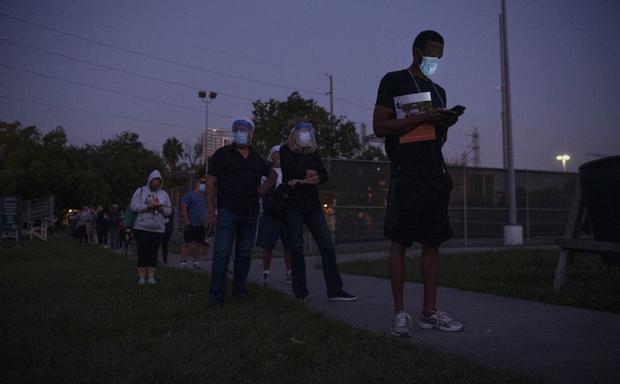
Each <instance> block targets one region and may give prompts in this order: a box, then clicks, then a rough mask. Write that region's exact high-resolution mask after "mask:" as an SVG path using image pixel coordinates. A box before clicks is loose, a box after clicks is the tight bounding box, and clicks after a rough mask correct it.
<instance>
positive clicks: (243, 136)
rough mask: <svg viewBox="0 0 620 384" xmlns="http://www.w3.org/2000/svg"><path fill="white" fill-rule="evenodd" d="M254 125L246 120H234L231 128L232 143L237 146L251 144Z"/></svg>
mask: <svg viewBox="0 0 620 384" xmlns="http://www.w3.org/2000/svg"><path fill="white" fill-rule="evenodd" d="M253 132H254V124H253V123H252V122H251V121H250V120H247V119H240V120H235V122H234V123H233V126H232V133H233V142H234V143H236V144H237V145H242V146H243V145H250V144H252V133H253Z"/></svg>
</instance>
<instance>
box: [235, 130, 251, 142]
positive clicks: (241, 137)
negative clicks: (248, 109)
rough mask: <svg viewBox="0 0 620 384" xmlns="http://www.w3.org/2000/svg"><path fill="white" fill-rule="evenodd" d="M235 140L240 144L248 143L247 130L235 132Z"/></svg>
mask: <svg viewBox="0 0 620 384" xmlns="http://www.w3.org/2000/svg"><path fill="white" fill-rule="evenodd" d="M233 141H234V142H235V143H236V144H239V145H248V134H247V133H245V132H240V131H237V132H234V133H233Z"/></svg>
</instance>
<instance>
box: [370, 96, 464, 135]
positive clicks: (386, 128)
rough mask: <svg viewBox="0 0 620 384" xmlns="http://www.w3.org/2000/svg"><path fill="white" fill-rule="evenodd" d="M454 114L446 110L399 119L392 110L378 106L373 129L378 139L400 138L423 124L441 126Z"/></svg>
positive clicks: (375, 111) (374, 115) (374, 113)
mask: <svg viewBox="0 0 620 384" xmlns="http://www.w3.org/2000/svg"><path fill="white" fill-rule="evenodd" d="M452 114H455V113H454V112H452V111H449V110H445V109H434V110H432V111H429V112H424V113H416V114H414V115H410V116H407V117H405V118H404V119H397V118H396V116H395V114H394V111H393V110H392V109H390V108H388V107H386V106H384V105H380V104H377V105H375V109H374V112H373V114H372V127H373V131H374V133H375V135H376V136H377V137H384V136H400V135H402V134H405V133H407V132H409V131H411V130H413V129H415V128H417V127H419V126H420V125H422V124H433V125H435V124H440V123H441V122H442V121H444V119H446V117H447V116H451V115H452Z"/></svg>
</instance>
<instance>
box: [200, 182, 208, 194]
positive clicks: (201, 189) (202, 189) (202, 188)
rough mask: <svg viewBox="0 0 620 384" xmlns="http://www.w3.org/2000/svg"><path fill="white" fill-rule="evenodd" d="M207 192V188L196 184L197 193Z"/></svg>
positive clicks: (201, 184)
mask: <svg viewBox="0 0 620 384" xmlns="http://www.w3.org/2000/svg"><path fill="white" fill-rule="evenodd" d="M206 190H207V186H206V185H205V184H203V183H200V184H198V191H200V192H204V191H206Z"/></svg>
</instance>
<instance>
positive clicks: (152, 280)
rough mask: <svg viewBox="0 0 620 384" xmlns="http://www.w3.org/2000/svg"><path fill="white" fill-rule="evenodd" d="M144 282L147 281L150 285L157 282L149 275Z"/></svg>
mask: <svg viewBox="0 0 620 384" xmlns="http://www.w3.org/2000/svg"><path fill="white" fill-rule="evenodd" d="M146 282H147V283H148V284H151V285H155V284H157V281H155V279H154V278H152V277H151V278H150V279H148V280H147V281H146Z"/></svg>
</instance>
